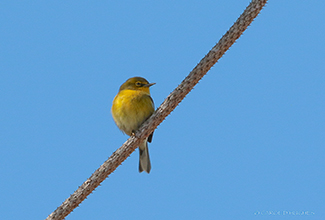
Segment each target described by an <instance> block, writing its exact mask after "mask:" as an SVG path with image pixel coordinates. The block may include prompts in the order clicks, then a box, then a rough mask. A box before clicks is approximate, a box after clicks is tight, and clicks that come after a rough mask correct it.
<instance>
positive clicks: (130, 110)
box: [112, 89, 154, 135]
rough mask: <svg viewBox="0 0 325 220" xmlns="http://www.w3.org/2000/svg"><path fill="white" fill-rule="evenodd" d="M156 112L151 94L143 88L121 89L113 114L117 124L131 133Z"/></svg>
mask: <svg viewBox="0 0 325 220" xmlns="http://www.w3.org/2000/svg"><path fill="white" fill-rule="evenodd" d="M153 112H154V104H153V101H152V99H151V97H150V94H149V93H147V92H145V91H141V90H131V89H127V90H121V91H120V92H119V93H118V94H117V95H116V96H115V98H114V100H113V105H112V115H113V118H114V121H115V123H116V125H117V126H118V127H119V129H121V130H122V131H123V132H125V133H126V134H127V135H131V134H132V132H134V131H135V130H137V129H138V128H139V126H140V125H141V124H142V123H143V122H144V121H145V120H146V119H147V118H149V117H150V116H151V115H152V113H153Z"/></svg>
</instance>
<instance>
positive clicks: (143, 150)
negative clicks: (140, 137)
mask: <svg viewBox="0 0 325 220" xmlns="http://www.w3.org/2000/svg"><path fill="white" fill-rule="evenodd" d="M139 153H140V159H139V172H140V173H141V172H142V171H146V172H147V173H150V170H151V164H150V158H149V150H148V143H147V139H146V140H144V141H143V142H142V143H141V145H140V146H139Z"/></svg>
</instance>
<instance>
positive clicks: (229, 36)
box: [46, 0, 267, 220]
mask: <svg viewBox="0 0 325 220" xmlns="http://www.w3.org/2000/svg"><path fill="white" fill-rule="evenodd" d="M266 2H267V0H252V1H251V3H250V4H249V5H248V7H247V8H246V9H245V11H244V12H243V13H242V14H241V15H240V17H239V18H238V19H237V21H236V22H235V23H234V24H233V25H232V27H231V28H230V29H229V30H228V31H227V32H226V34H225V35H224V36H223V37H222V38H221V39H220V40H219V42H218V43H217V44H216V45H215V46H214V47H213V48H212V49H211V50H210V51H209V53H208V54H207V55H206V56H205V57H204V58H203V59H202V60H201V61H200V62H199V63H198V64H197V66H196V67H195V68H194V69H193V70H192V71H191V72H190V74H189V75H188V76H187V77H186V78H185V79H184V80H183V81H182V83H181V84H180V85H179V86H178V87H177V88H176V89H175V90H174V91H173V92H172V93H170V95H169V96H168V97H167V98H166V99H165V101H164V102H163V103H162V104H161V105H160V107H159V108H158V109H157V110H156V111H155V113H154V114H153V115H152V116H151V117H150V118H149V119H148V120H147V121H146V122H145V123H143V125H142V126H141V127H140V128H139V130H138V131H137V132H136V133H135V136H132V137H130V138H129V139H128V140H127V141H126V142H125V143H124V144H123V145H122V146H121V147H120V148H119V149H117V150H116V151H115V152H114V153H113V154H112V155H111V156H110V157H109V158H108V159H107V160H106V161H105V162H104V163H103V164H102V165H101V166H100V167H99V168H98V169H97V170H96V171H95V172H94V173H93V174H92V175H91V176H90V177H89V178H88V179H87V180H86V181H85V182H84V183H83V184H82V185H81V186H80V187H79V188H78V189H77V190H76V191H75V192H74V193H73V194H72V195H70V197H69V198H68V199H66V200H65V201H64V202H63V203H62V204H61V205H60V206H59V207H58V208H57V209H56V210H55V211H54V212H53V213H51V214H50V215H49V216H48V217H47V218H46V220H61V219H64V218H65V217H66V216H67V215H69V213H70V212H72V211H73V210H74V209H75V208H76V207H78V206H79V204H80V203H81V202H82V201H83V200H84V199H86V198H87V196H88V195H89V194H90V193H91V192H92V191H93V190H94V189H95V188H96V187H97V186H99V184H100V183H101V182H102V181H104V180H105V179H106V178H107V177H108V175H109V174H111V173H112V172H113V171H114V170H115V169H116V168H117V167H118V166H119V165H120V164H121V163H122V162H123V161H124V160H125V159H126V158H127V157H128V156H130V154H131V153H132V152H133V151H134V150H135V149H136V148H137V146H139V143H140V142H141V140H144V139H145V138H146V137H148V136H149V135H150V134H151V133H152V132H153V131H154V130H155V129H156V128H157V126H158V125H159V124H160V123H161V122H162V121H163V120H164V119H165V118H166V117H167V116H168V115H169V114H170V113H171V112H172V111H173V110H174V109H175V108H176V106H177V105H178V104H179V103H180V102H181V101H182V100H183V98H184V97H185V96H186V95H187V94H188V93H189V92H190V91H191V90H192V89H193V87H194V86H195V85H196V84H197V83H198V82H199V80H200V79H202V77H203V76H204V75H205V74H206V73H207V72H208V71H209V70H210V68H211V67H212V66H213V65H214V64H215V63H216V62H217V61H218V60H219V59H220V58H221V57H222V56H223V55H224V53H225V52H226V51H227V50H228V49H229V48H230V47H231V46H232V45H233V44H234V43H235V41H236V40H237V39H238V38H239V37H240V36H241V34H242V33H243V32H244V31H245V30H246V29H247V27H248V26H249V25H250V24H251V23H252V21H253V20H254V18H256V16H257V15H258V14H259V13H260V11H261V10H262V8H263V7H264V5H265V4H266Z"/></svg>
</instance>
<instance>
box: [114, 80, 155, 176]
mask: <svg viewBox="0 0 325 220" xmlns="http://www.w3.org/2000/svg"><path fill="white" fill-rule="evenodd" d="M154 84H155V83H149V82H148V81H147V80H146V79H144V78H142V77H133V78H130V79H128V80H126V82H125V83H123V84H122V85H121V87H120V90H119V92H118V93H117V95H116V96H115V98H114V100H113V105H112V109H111V112H112V116H113V119H114V121H115V123H116V125H117V127H118V128H119V129H120V130H121V131H122V132H124V133H125V134H127V135H129V136H131V135H132V134H134V132H135V131H136V130H137V129H138V128H139V127H140V125H141V124H142V123H143V122H144V121H145V120H147V119H148V118H149V117H150V116H151V115H152V114H153V112H154V110H155V109H154V103H153V100H152V98H151V96H150V91H149V87H150V86H152V85H154ZM152 135H153V134H151V135H150V136H149V137H148V138H147V139H145V140H144V141H143V142H142V143H141V144H140V146H139V152H140V159H139V172H140V173H141V172H142V171H146V172H147V173H149V172H150V170H151V164H150V159H149V151H148V143H147V142H151V140H152Z"/></svg>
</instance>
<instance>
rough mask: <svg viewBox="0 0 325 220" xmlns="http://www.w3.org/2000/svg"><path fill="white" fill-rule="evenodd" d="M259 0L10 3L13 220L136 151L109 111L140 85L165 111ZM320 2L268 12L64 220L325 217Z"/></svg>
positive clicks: (4, 206)
mask: <svg viewBox="0 0 325 220" xmlns="http://www.w3.org/2000/svg"><path fill="white" fill-rule="evenodd" d="M248 4H249V1H238V0H237V1H234V0H229V1H168V0H167V1H99V2H98V1H97V2H86V1H69V2H66V1H33V2H25V1H4V2H2V4H1V7H0V27H1V30H2V31H1V33H0V37H1V41H0V49H1V53H0V60H1V62H0V72H1V78H0V102H1V108H0V122H1V126H0V146H1V147H0V155H1V160H0V175H1V178H2V181H0V188H1V200H0V213H1V214H0V218H1V219H6V220H10V219H27V220H28V219H44V218H46V217H47V216H48V215H49V214H50V213H51V212H52V211H54V210H55V209H56V207H57V206H59V205H60V204H61V203H62V202H63V201H64V200H65V199H66V198H67V197H68V196H69V195H70V194H71V193H73V192H74V191H75V190H76V189H77V188H78V186H80V185H81V184H82V183H83V182H84V181H85V180H86V179H87V178H88V177H89V176H90V175H91V174H92V173H93V172H94V171H95V170H96V169H97V168H98V167H99V166H100V165H101V164H102V163H103V162H104V161H105V160H106V159H107V158H108V157H109V156H110V155H111V153H112V152H114V151H115V150H116V149H117V148H118V147H120V146H121V145H122V144H123V143H124V142H125V141H126V139H127V138H128V137H127V136H126V135H123V134H122V133H121V132H120V131H119V130H118V129H117V127H116V126H115V124H114V122H113V119H112V117H111V115H110V107H111V102H112V100H113V98H114V96H115V95H116V93H117V91H118V88H119V86H120V84H122V83H123V82H124V81H125V80H126V79H127V78H129V77H132V76H142V77H145V78H146V79H148V81H150V82H156V85H155V86H153V87H152V89H151V93H152V97H153V99H154V101H155V103H156V106H159V105H160V104H161V103H162V102H163V100H164V98H165V97H167V95H168V94H169V93H170V92H171V91H172V90H173V89H174V88H175V87H176V86H177V85H178V84H179V83H180V82H181V81H182V80H183V79H184V77H185V76H186V75H187V74H188V73H189V72H190V71H191V70H192V68H193V67H194V66H195V65H196V64H197V63H198V62H199V60H200V59H201V58H202V57H203V56H204V55H205V54H206V53H207V52H208V51H209V50H210V49H211V48H212V47H213V46H214V45H215V43H216V42H217V41H218V40H219V39H220V37H221V36H222V35H223V34H224V33H225V32H226V31H227V30H228V28H229V27H230V26H231V25H232V24H233V22H234V21H235V20H236V19H237V18H238V16H239V15H240V14H241V13H242V12H243V10H244V9H245V7H246V6H247V5H248ZM324 6H325V3H324V2H322V1H313V0H311V1H291V0H289V1H282V0H281V1H280V0H275V1H269V3H268V4H267V6H266V7H265V8H264V9H263V10H262V13H261V14H260V15H259V16H258V17H257V18H256V20H255V21H254V22H253V23H252V25H251V26H250V27H249V28H248V30H246V32H245V33H244V34H243V36H242V37H241V38H240V39H239V40H238V41H237V42H236V43H235V44H234V45H233V46H232V47H231V48H230V50H229V51H228V52H226V54H225V56H224V57H222V58H221V59H220V60H219V62H218V63H217V64H216V65H215V66H214V67H213V68H212V69H211V70H210V71H209V72H208V75H206V76H205V77H204V78H203V80H202V81H201V82H200V83H199V84H198V85H197V86H196V87H195V89H194V90H193V91H192V92H191V93H190V94H189V95H188V96H187V97H186V98H185V99H184V100H183V102H182V103H181V104H180V105H179V106H178V107H177V108H176V109H175V111H173V112H172V114H171V115H170V116H168V117H167V118H166V120H165V121H164V122H163V123H162V124H161V125H160V126H159V127H158V128H157V130H156V131H155V134H154V139H153V142H152V143H151V144H150V145H149V147H150V149H149V151H150V157H151V161H152V171H151V173H150V174H149V175H147V174H145V173H141V174H139V173H138V152H137V151H136V152H134V153H133V154H132V155H131V156H130V157H129V158H128V159H127V160H126V161H125V162H124V163H123V164H122V165H121V166H120V167H119V168H118V169H117V170H116V171H115V172H114V173H113V174H112V175H111V176H110V177H109V178H108V179H106V180H105V181H104V182H103V183H102V184H101V186H100V187H98V188H97V189H96V191H95V192H94V193H92V194H91V195H90V196H89V197H88V198H87V199H86V200H85V201H84V202H83V203H82V204H81V205H80V206H79V207H78V208H77V209H75V211H74V212H73V213H71V214H70V215H69V216H68V217H67V218H66V219H67V220H73V219H78V220H83V219H265V217H264V216H267V215H269V212H270V211H272V212H273V213H275V214H274V215H275V216H272V219H298V218H299V217H297V216H295V215H293V213H289V212H299V213H302V212H304V213H305V215H308V216H306V219H307V218H308V219H324V216H325V211H324V202H325V188H324V185H325V174H324V168H325V162H324V158H325V149H324V143H325V138H324V136H325V135H324V129H325V115H324V112H325V74H324V72H325V68H324V50H325V44H324V38H325V31H324V30H325V27H324V22H323V20H324V19H323V17H324Z"/></svg>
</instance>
